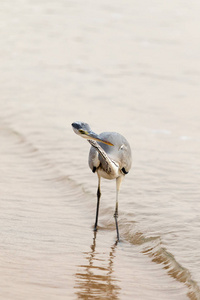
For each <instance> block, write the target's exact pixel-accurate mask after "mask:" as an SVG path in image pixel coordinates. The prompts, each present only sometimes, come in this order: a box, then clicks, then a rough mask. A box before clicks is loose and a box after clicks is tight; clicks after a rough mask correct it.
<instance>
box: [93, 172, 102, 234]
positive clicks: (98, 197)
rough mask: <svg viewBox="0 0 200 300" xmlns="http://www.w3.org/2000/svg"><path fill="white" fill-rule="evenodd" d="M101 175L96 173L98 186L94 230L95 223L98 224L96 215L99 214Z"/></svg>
mask: <svg viewBox="0 0 200 300" xmlns="http://www.w3.org/2000/svg"><path fill="white" fill-rule="evenodd" d="M100 184H101V177H100V176H99V175H98V188H97V209H96V220H95V224H94V231H97V224H98V216H99V204H100V198H101V189H100Z"/></svg>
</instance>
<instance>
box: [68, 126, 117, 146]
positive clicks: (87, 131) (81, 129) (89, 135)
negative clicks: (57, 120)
mask: <svg viewBox="0 0 200 300" xmlns="http://www.w3.org/2000/svg"><path fill="white" fill-rule="evenodd" d="M72 128H73V130H74V132H75V133H76V134H78V135H79V136H81V137H82V138H84V139H87V140H94V141H98V142H101V143H104V144H106V145H109V146H113V144H112V143H110V142H109V141H105V140H102V139H101V138H100V137H99V135H98V134H96V133H95V132H93V131H92V130H91V128H90V126H89V125H88V124H87V123H84V122H74V123H72Z"/></svg>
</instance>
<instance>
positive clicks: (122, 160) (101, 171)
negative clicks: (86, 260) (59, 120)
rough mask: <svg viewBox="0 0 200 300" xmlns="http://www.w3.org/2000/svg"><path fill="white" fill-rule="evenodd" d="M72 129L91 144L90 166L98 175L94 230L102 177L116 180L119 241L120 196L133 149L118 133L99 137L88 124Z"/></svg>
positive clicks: (108, 133)
mask: <svg viewBox="0 0 200 300" xmlns="http://www.w3.org/2000/svg"><path fill="white" fill-rule="evenodd" d="M72 127H73V129H74V131H75V133H76V134H78V135H80V136H82V137H83V138H86V139H87V140H88V142H89V143H90V144H91V148H90V152H89V159H88V162H89V166H90V168H91V170H92V171H93V173H97V175H98V188H97V210H96V221H95V226H94V229H95V230H97V224H98V215H99V203H100V197H101V189H100V183H101V177H103V178H106V179H116V207H115V214H114V217H115V223H116V230H117V239H118V240H119V231H118V223H117V218H118V194H119V189H120V184H121V181H122V179H123V177H124V176H125V175H126V174H127V173H128V172H129V170H130V168H131V148H130V145H129V143H128V141H127V140H126V139H125V137H123V136H122V135H121V134H119V133H117V132H102V133H101V134H99V135H97V134H96V133H94V132H93V131H92V130H91V129H90V127H89V125H88V124H87V123H83V122H74V123H72Z"/></svg>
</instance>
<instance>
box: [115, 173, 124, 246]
mask: <svg viewBox="0 0 200 300" xmlns="http://www.w3.org/2000/svg"><path fill="white" fill-rule="evenodd" d="M121 182H122V177H121V176H120V177H118V178H117V179H116V206H115V213H114V218H115V225H116V231H117V240H118V241H119V229H118V222H117V218H118V195H119V189H120V185H121Z"/></svg>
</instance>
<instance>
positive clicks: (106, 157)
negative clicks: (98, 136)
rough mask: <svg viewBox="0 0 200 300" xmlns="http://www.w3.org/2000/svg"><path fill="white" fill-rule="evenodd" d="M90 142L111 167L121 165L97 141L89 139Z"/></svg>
mask: <svg viewBox="0 0 200 300" xmlns="http://www.w3.org/2000/svg"><path fill="white" fill-rule="evenodd" d="M88 142H89V143H90V145H92V146H93V147H94V148H95V149H97V151H98V152H99V153H100V155H101V156H102V157H103V158H104V161H105V162H106V163H107V165H108V166H109V168H111V169H113V168H116V167H119V165H118V164H117V163H116V162H115V161H113V160H112V159H111V158H110V157H109V156H108V154H107V153H106V152H105V150H104V149H103V148H102V147H101V146H100V145H99V144H98V143H97V142H96V141H94V140H88Z"/></svg>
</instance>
